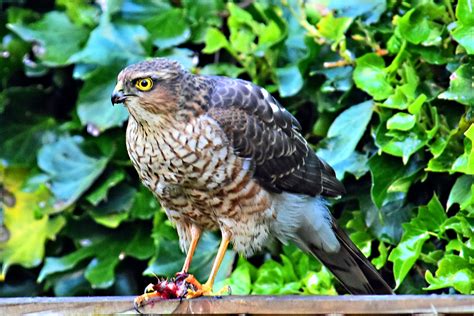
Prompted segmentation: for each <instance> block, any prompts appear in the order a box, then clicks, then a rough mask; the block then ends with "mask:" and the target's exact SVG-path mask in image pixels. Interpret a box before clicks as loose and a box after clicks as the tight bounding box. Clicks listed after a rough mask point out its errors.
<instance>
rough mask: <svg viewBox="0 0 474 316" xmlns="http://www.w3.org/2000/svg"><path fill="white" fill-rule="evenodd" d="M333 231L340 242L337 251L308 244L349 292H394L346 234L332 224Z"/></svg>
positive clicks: (362, 293)
mask: <svg viewBox="0 0 474 316" xmlns="http://www.w3.org/2000/svg"><path fill="white" fill-rule="evenodd" d="M333 231H334V233H335V234H336V238H337V240H338V241H339V243H340V245H341V246H340V248H339V251H337V252H332V253H331V252H326V251H324V250H322V249H320V248H318V247H317V246H315V245H308V248H309V250H310V252H311V253H312V254H313V255H314V256H315V257H317V258H318V259H319V260H320V261H321V262H322V263H323V264H324V265H325V266H326V267H327V268H328V269H329V270H330V271H331V272H332V273H333V274H334V275H335V276H336V278H337V279H338V280H339V282H341V284H342V285H343V286H344V288H345V289H346V290H347V291H348V292H349V293H351V294H358V295H364V294H394V293H393V291H392V289H391V288H390V286H389V285H388V284H387V283H386V282H385V281H384V279H382V277H381V276H380V274H379V273H378V272H377V270H376V269H375V268H374V266H373V265H372V264H371V263H370V262H369V260H368V259H367V258H366V257H365V256H364V255H363V254H362V252H361V251H360V250H359V249H358V248H357V247H356V246H355V245H354V243H353V242H352V241H351V240H350V239H349V237H348V236H347V234H346V233H345V232H344V231H343V230H342V229H340V228H339V227H337V225H335V224H333Z"/></svg>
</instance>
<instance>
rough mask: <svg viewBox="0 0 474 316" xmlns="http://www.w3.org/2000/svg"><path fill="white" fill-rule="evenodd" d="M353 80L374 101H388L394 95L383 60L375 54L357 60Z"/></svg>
mask: <svg viewBox="0 0 474 316" xmlns="http://www.w3.org/2000/svg"><path fill="white" fill-rule="evenodd" d="M353 78H354V82H355V84H356V86H357V87H358V88H359V89H362V90H364V91H365V92H367V93H368V94H370V95H371V96H372V97H373V98H374V100H383V99H386V98H388V97H389V96H390V95H391V94H392V93H393V88H392V86H391V85H390V82H389V81H388V77H387V73H386V72H385V63H384V61H383V58H382V57H380V56H378V55H377V54H375V53H368V54H365V55H363V56H362V57H359V58H357V60H356V68H355V69H354V74H353Z"/></svg>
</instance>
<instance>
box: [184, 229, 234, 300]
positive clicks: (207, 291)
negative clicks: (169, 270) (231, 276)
mask: <svg viewBox="0 0 474 316" xmlns="http://www.w3.org/2000/svg"><path fill="white" fill-rule="evenodd" d="M229 242H230V233H227V232H222V241H221V244H220V246H219V250H218V251H217V255H216V259H215V260H214V264H213V265H212V270H211V274H210V275H209V279H208V280H207V282H206V283H204V284H202V285H201V286H200V284H199V282H197V281H196V280H195V279H194V277H192V276H190V277H188V279H187V281H188V282H189V283H191V284H193V285H195V287H197V288H198V289H197V290H196V291H191V290H188V295H187V296H186V298H194V297H199V296H202V295H216V294H215V293H213V292H212V287H213V286H214V281H215V279H216V275H217V272H218V271H219V267H220V266H221V263H222V260H223V259H224V256H225V252H226V251H227V247H228V246H229ZM219 292H222V291H219Z"/></svg>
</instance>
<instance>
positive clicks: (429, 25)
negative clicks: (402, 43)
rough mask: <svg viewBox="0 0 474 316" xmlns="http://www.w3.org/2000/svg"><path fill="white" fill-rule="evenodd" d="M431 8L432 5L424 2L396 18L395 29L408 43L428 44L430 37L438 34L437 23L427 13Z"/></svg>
mask: <svg viewBox="0 0 474 316" xmlns="http://www.w3.org/2000/svg"><path fill="white" fill-rule="evenodd" d="M433 9H434V6H430V5H429V4H426V5H421V6H419V7H416V8H413V9H411V10H410V11H408V12H407V13H405V15H403V16H402V17H401V18H400V19H399V20H398V27H397V30H398V31H399V32H400V35H401V36H402V37H403V38H405V39H406V40H407V41H409V42H410V43H413V44H420V43H422V42H424V43H423V44H425V45H430V44H431V43H430V42H431V41H430V38H431V39H432V40H433V39H436V38H438V37H439V35H440V30H439V26H438V24H437V23H435V22H433V21H431V20H430V14H429V13H428V12H430V11H431V10H433ZM438 10H439V9H438ZM435 14H437V13H433V15H435Z"/></svg>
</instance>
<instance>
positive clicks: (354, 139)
mask: <svg viewBox="0 0 474 316" xmlns="http://www.w3.org/2000/svg"><path fill="white" fill-rule="evenodd" d="M372 111H373V102H372V101H366V102H363V103H360V104H357V105H353V106H351V107H350V108H348V109H347V110H345V111H344V112H342V113H341V114H339V116H338V117H337V118H336V119H335V120H334V122H333V123H332V124H331V127H330V128H329V130H328V133H327V138H326V139H325V140H324V141H323V142H322V143H321V145H320V148H319V149H318V151H317V154H318V156H320V157H321V158H322V159H324V160H325V161H326V162H328V163H329V164H330V165H332V166H333V167H335V168H336V169H335V170H336V173H337V175H338V177H339V178H340V177H342V176H344V172H346V171H347V170H349V169H350V168H351V166H354V164H355V165H357V162H356V161H354V162H353V163H351V164H346V163H347V161H346V160H347V159H349V158H350V159H356V160H357V159H358V158H361V157H356V156H352V157H351V155H352V154H353V153H354V150H355V148H356V146H357V144H358V143H359V141H360V139H361V137H362V135H363V134H364V132H365V130H366V128H367V125H368V124H369V121H370V119H371V117H372ZM345 161H346V163H344V162H345Z"/></svg>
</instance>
